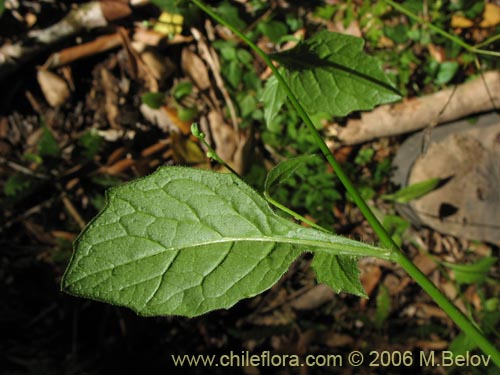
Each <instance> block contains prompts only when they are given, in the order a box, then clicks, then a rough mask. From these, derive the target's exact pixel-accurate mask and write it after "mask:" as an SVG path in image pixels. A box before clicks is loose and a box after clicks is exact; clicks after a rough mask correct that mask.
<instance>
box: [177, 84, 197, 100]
mask: <svg viewBox="0 0 500 375" xmlns="http://www.w3.org/2000/svg"><path fill="white" fill-rule="evenodd" d="M191 92H193V84H192V83H191V82H179V83H178V84H177V85H175V88H174V98H175V99H177V100H181V99H182V98H183V97H185V96H187V95H189V94H191Z"/></svg>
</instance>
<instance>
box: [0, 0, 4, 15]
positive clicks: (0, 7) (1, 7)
mask: <svg viewBox="0 0 500 375" xmlns="http://www.w3.org/2000/svg"><path fill="white" fill-rule="evenodd" d="M4 10H5V0H0V17H2V14H3V12H4Z"/></svg>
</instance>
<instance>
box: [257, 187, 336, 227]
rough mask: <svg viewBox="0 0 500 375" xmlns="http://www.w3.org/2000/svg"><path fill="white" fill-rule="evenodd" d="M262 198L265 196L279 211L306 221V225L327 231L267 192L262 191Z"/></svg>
mask: <svg viewBox="0 0 500 375" xmlns="http://www.w3.org/2000/svg"><path fill="white" fill-rule="evenodd" d="M264 198H266V200H267V201H268V202H269V203H271V204H272V205H273V206H275V207H277V208H279V209H280V210H281V211H283V212H286V213H287V214H288V215H290V216H292V217H293V218H294V219H295V220H299V221H302V222H303V223H306V224H307V225H309V226H311V227H313V228H315V229H317V230H320V231H322V232H328V233H329V231H328V230H326V229H325V228H323V227H321V226H319V225H318V224H316V223H314V222H312V221H311V220H309V219H307V218H305V217H304V216H302V215H301V214H299V213H297V212H295V211H293V210H291V209H289V208H288V207H286V206H283V205H282V204H281V203H280V202H278V201H277V200H274V199H273V198H272V197H271V196H270V195H269V194H268V193H267V192H264Z"/></svg>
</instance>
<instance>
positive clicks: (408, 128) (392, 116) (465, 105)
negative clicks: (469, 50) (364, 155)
mask: <svg viewBox="0 0 500 375" xmlns="http://www.w3.org/2000/svg"><path fill="white" fill-rule="evenodd" d="M499 107H500V71H490V72H486V73H484V74H483V76H482V77H478V78H476V79H474V80H473V81H470V82H466V83H464V84H461V85H458V86H456V87H454V88H449V89H446V90H443V91H439V92H436V93H434V94H431V95H427V96H423V97H419V98H413V99H409V100H407V101H404V102H402V103H397V104H392V105H383V106H380V107H378V108H377V109H375V110H373V111H371V112H366V113H363V114H362V115H361V119H353V120H349V121H348V122H347V126H346V127H344V128H338V129H337V137H338V138H339V139H340V141H341V142H342V143H343V144H347V145H354V144H359V143H363V142H367V141H370V140H372V139H375V138H379V137H387V136H393V135H399V134H404V133H409V132H413V131H416V130H419V129H423V128H425V127H427V126H434V125H437V124H442V123H445V122H449V121H453V120H456V119H459V118H462V117H466V116H469V115H471V114H474V113H480V112H486V111H490V110H492V109H495V108H499Z"/></svg>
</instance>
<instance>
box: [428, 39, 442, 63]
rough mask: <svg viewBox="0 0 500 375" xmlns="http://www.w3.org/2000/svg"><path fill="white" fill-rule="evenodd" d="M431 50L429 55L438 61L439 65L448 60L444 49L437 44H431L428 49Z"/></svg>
mask: <svg viewBox="0 0 500 375" xmlns="http://www.w3.org/2000/svg"><path fill="white" fill-rule="evenodd" d="M427 48H428V49H429V54H430V55H431V56H432V57H433V58H434V60H436V61H437V62H438V63H442V62H443V61H445V60H446V52H445V50H444V48H443V47H441V46H436V45H435V44H432V43H431V44H429V46H428V47H427Z"/></svg>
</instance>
